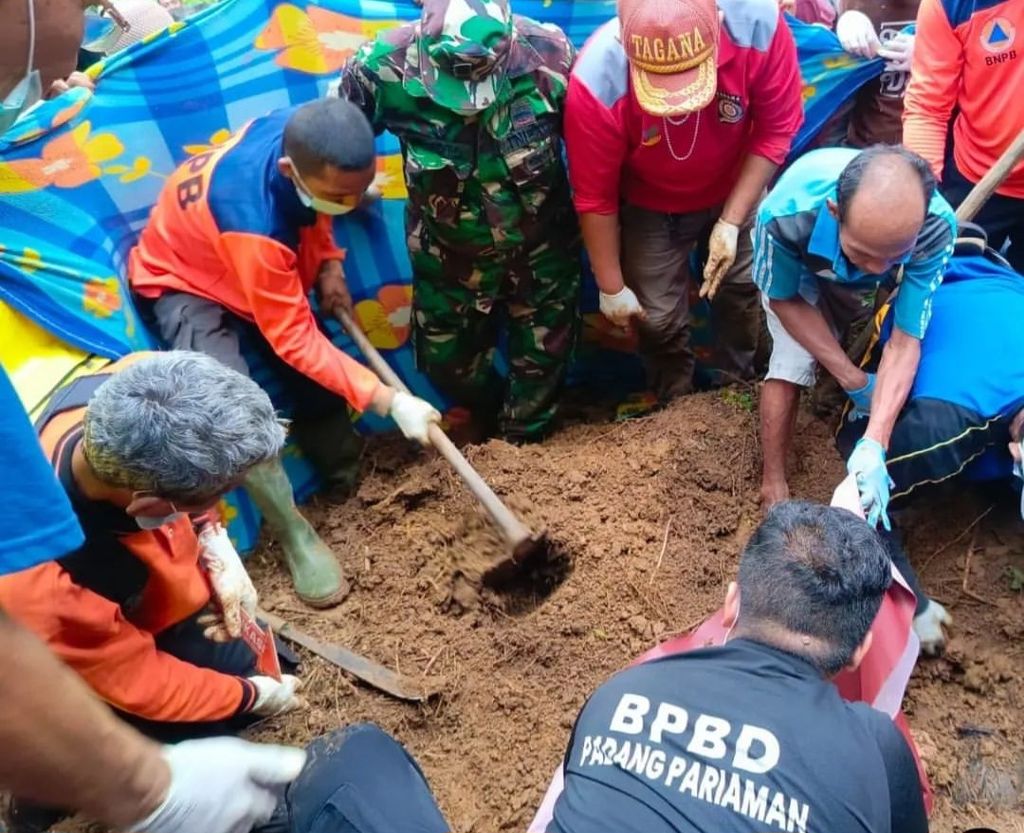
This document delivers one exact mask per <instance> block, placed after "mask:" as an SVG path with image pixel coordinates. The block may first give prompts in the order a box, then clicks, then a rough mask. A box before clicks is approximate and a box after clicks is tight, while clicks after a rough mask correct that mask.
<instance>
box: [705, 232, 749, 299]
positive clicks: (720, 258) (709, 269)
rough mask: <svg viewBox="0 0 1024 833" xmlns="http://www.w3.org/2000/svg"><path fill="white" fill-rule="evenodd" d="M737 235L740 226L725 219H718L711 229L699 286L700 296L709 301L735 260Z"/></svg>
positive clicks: (738, 234)
mask: <svg viewBox="0 0 1024 833" xmlns="http://www.w3.org/2000/svg"><path fill="white" fill-rule="evenodd" d="M739 236H740V227H739V226H736V225H733V224H732V223H727V222H726V221H725V220H719V221H718V222H717V223H715V227H714V228H713V229H711V237H710V238H709V239H708V262H707V263H705V264H704V283H703V284H701V287H700V297H701V298H707V299H708V300H709V301H710V300H712V299H713V298H714V297H715V293H716V292H717V291H718V285H719V284H720V283H721V282H722V278H724V277H725V273H726V272H728V271H729V269H730V268H731V267H732V265H733V263H735V262H736V244H737V241H738V240H739Z"/></svg>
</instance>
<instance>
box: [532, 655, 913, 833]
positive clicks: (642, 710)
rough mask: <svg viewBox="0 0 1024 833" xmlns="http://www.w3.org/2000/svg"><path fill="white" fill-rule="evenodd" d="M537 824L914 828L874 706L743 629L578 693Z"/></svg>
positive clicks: (901, 750) (596, 830)
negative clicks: (745, 635)
mask: <svg viewBox="0 0 1024 833" xmlns="http://www.w3.org/2000/svg"><path fill="white" fill-rule="evenodd" d="M563 768H564V775H565V788H564V790H563V792H562V794H561V795H560V796H559V798H558V800H557V802H556V804H555V808H554V816H553V819H552V821H551V822H550V824H549V825H548V828H547V831H548V833H634V832H635V833H766V831H786V833H858V831H861V833H926V831H927V830H928V822H927V819H926V817H925V813H924V805H923V800H922V797H921V785H920V783H919V781H918V777H917V768H916V766H915V764H914V759H913V755H912V754H911V752H910V749H909V747H908V746H907V744H906V741H905V740H904V739H903V736H902V735H901V734H900V733H899V730H898V729H896V727H895V726H894V725H893V723H892V721H891V720H890V719H889V718H888V717H887V716H886V715H884V714H883V713H881V712H879V711H876V710H875V709H872V708H871V707H870V706H868V705H867V704H864V703H847V702H845V701H844V700H843V699H842V698H841V697H840V696H839V693H838V692H837V690H836V688H835V687H834V686H833V685H831V684H830V683H828V682H826V681H825V680H823V679H821V677H820V675H819V674H818V672H817V671H816V670H815V668H814V667H813V666H812V665H810V664H809V663H807V662H806V661H804V660H802V659H799V658H798V657H795V656H792V655H790V654H787V653H785V652H784V651H779V650H776V649H774V648H769V647H767V646H764V645H761V644H758V643H755V642H752V641H750V640H746V639H735V640H732V641H730V642H729V643H727V644H726V645H724V646H722V647H716V648H708V649H703V650H698V651H692V652H688V653H685V654H679V655H677V656H672V657H665V658H662V659H659V660H655V661H653V662H649V663H644V664H642V665H637V666H634V667H632V668H628V669H626V670H625V671H622V672H620V673H619V674H617V675H616V676H614V677H612V678H611V679H610V680H609V681H608V682H607V683H605V684H604V685H602V686H601V687H600V688H599V689H598V690H597V691H596V692H595V693H594V695H593V696H592V697H591V698H590V700H589V701H588V702H587V703H586V705H585V706H584V707H583V711H582V712H581V713H580V716H579V718H578V719H577V721H576V726H575V727H574V729H573V733H572V737H571V739H570V742H569V749H568V751H567V753H566V757H565V763H564V767H563Z"/></svg>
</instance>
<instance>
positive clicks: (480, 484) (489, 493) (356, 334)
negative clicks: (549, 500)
mask: <svg viewBox="0 0 1024 833" xmlns="http://www.w3.org/2000/svg"><path fill="white" fill-rule="evenodd" d="M334 314H335V315H336V316H337V318H338V320H339V321H340V322H341V326H342V327H344V328H345V332H346V333H348V335H349V336H350V337H351V339H352V340H353V341H354V342H355V343H356V346H357V347H358V348H359V349H360V350H361V351H362V353H363V355H364V356H366V360H367V361H368V362H369V364H370V367H372V368H373V370H374V372H375V373H376V374H377V375H378V376H380V378H381V379H383V380H384V382H385V383H386V384H388V385H390V386H391V387H393V388H394V389H395V390H400V391H403V392H404V393H410V391H409V388H408V387H407V386H406V384H405V382H403V381H402V380H401V379H400V378H399V376H398V374H397V373H395V371H394V370H392V369H391V365H389V364H388V363H387V362H386V361H384V357H383V356H381V354H380V353H378V352H377V348H376V347H374V346H373V344H372V343H371V342H370V339H369V338H367V337H366V334H365V333H364V332H363V331H362V330H361V329H359V326H358V325H357V324H356V323H355V321H353V320H352V316H350V315H349V314H348V312H346V311H345V310H344V309H341V308H340V307H339V308H336V309H335V310H334ZM429 437H430V444H431V445H432V446H434V448H435V449H437V451H438V453H439V454H440V455H441V456H442V457H444V459H445V460H447V461H448V463H449V465H451V467H452V468H453V469H455V473H456V474H457V475H458V476H459V477H460V478H462V482H463V483H465V484H466V488H467V489H469V491H470V493H471V494H472V495H473V497H475V498H476V499H477V500H478V501H479V502H480V505H481V506H483V508H484V510H485V511H486V512H487V514H488V515H489V516H490V518H491V520H492V521H493V522H494V525H495V526H496V527H497V528H498V531H499V532H500V533H501V537H502V539H503V540H504V541H505V544H506V545H507V552H506V556H505V558H504V559H502V560H501V561H500V562H499V563H497V564H495V565H494V566H493V567H492V568H491V569H490V570H488V573H487V577H488V579H489V580H490V581H492V582H493V581H498V580H501V579H502V578H504V577H505V576H506V575H507V574H510V573H511V572H513V571H514V570H515V569H516V568H518V567H519V566H520V565H521V564H523V563H524V562H526V561H528V560H529V558H530V556H531V555H533V554H534V553H535V552H537V550H538V549H539V548H540V547H541V545H542V544H543V542H544V539H545V537H546V535H545V532H544V531H541V532H539V533H534V532H533V531H532V530H531V529H530V528H529V527H528V526H527V525H526V524H524V523H523V522H522V521H521V520H519V518H517V517H516V516H515V515H514V514H513V513H512V510H510V509H509V508H508V507H507V506H506V505H505V504H504V503H502V501H501V498H499V497H498V496H497V495H496V494H495V493H494V490H493V489H491V487H490V486H488V485H487V484H486V483H485V482H484V479H483V478H482V477H481V476H480V475H479V474H478V473H477V471H476V469H474V468H473V466H472V465H470V463H469V461H468V460H467V459H466V458H465V457H463V456H462V452H460V451H459V449H458V448H456V447H455V444H454V443H453V442H452V441H451V440H450V439H448V435H447V434H445V433H444V431H443V430H442V428H441V426H440V425H431V426H430V429H429Z"/></svg>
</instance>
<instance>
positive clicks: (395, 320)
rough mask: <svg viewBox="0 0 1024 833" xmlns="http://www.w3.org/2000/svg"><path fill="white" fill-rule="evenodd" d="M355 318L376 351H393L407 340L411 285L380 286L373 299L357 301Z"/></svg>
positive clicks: (410, 309)
mask: <svg viewBox="0 0 1024 833" xmlns="http://www.w3.org/2000/svg"><path fill="white" fill-rule="evenodd" d="M356 319H357V320H358V321H359V326H360V327H362V329H363V332H365V333H366V335H367V336H368V337H369V339H370V342H371V343H372V344H373V346H374V347H376V348H377V349H378V350H396V349H398V348H399V347H401V346H402V345H403V344H405V342H406V341H408V339H409V330H410V328H411V326H412V286H411V285H410V284H404V283H403V284H388V285H387V286H382V287H381V288H380V291H379V292H378V293H377V297H376V299H372V298H371V299H368V300H365V301H360V302H359V303H358V304H356Z"/></svg>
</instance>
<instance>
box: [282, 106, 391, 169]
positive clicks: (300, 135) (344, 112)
mask: <svg viewBox="0 0 1024 833" xmlns="http://www.w3.org/2000/svg"><path fill="white" fill-rule="evenodd" d="M284 152H285V154H286V155H287V156H288V157H290V158H291V160H292V162H294V163H295V167H296V168H298V170H299V174H317V173H319V172H320V171H321V170H322V169H323V168H324V166H326V165H330V166H331V167H334V168H338V169H339V170H342V171H364V170H366V169H367V168H368V167H370V165H372V164H373V163H374V160H375V159H376V151H375V149H374V143H373V128H372V127H370V122H369V121H367V119H366V116H365V115H363V111H362V110H360V109H359V108H358V107H357V106H356V105H355V104H353V103H352V102H351V101H348V100H346V99H341V98H322V99H319V100H317V101H311V102H309V103H308V104H303V105H302V106H301V107H299V108H298V109H297V110H296V111H295V112H294V113H292V116H291V118H290V119H288V124H286V125H285V128H284Z"/></svg>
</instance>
